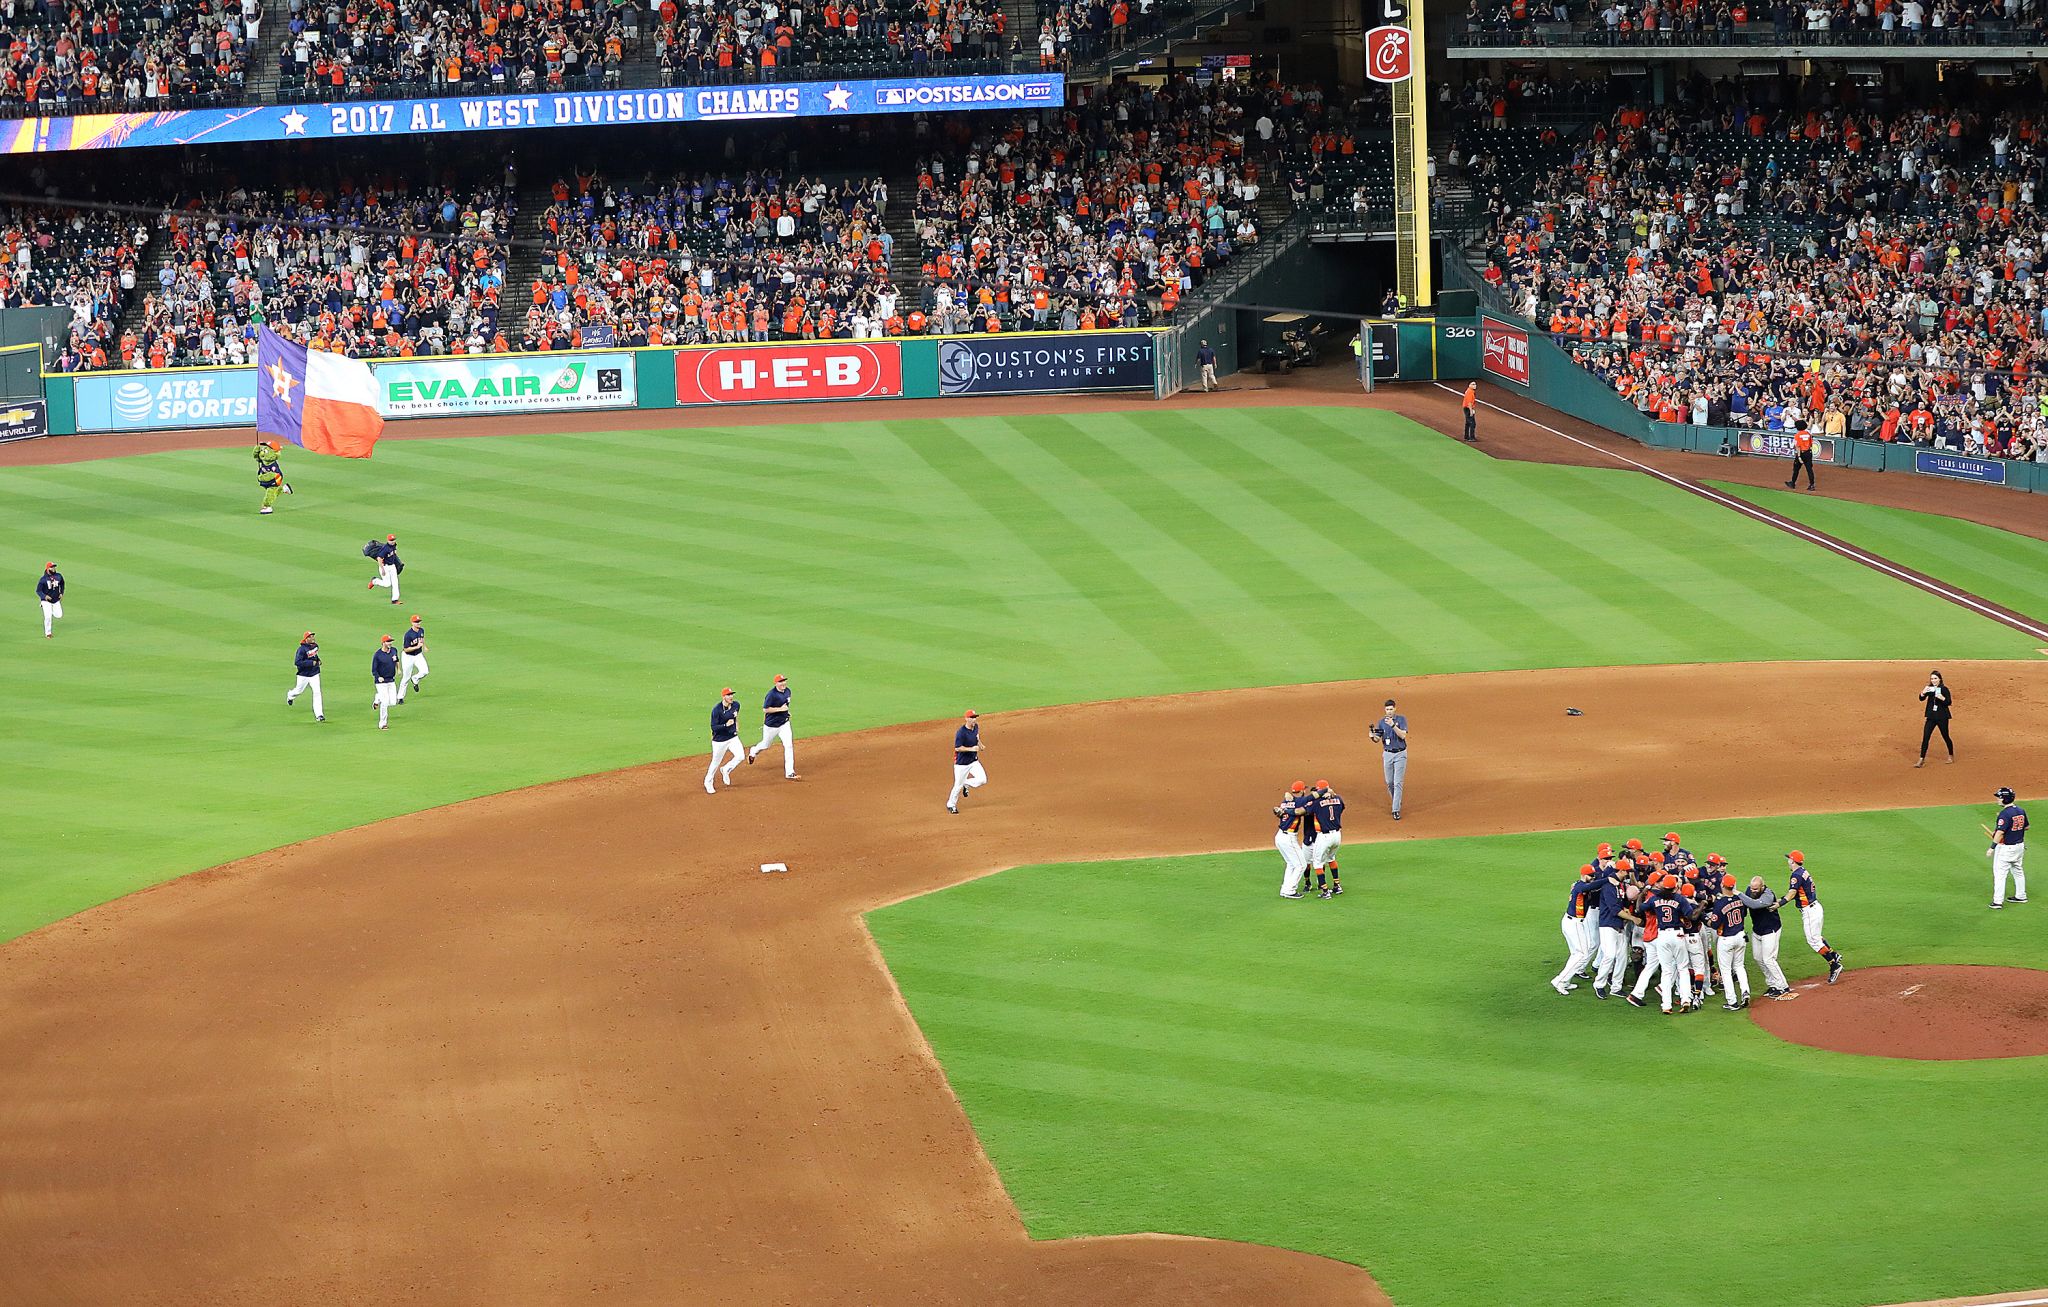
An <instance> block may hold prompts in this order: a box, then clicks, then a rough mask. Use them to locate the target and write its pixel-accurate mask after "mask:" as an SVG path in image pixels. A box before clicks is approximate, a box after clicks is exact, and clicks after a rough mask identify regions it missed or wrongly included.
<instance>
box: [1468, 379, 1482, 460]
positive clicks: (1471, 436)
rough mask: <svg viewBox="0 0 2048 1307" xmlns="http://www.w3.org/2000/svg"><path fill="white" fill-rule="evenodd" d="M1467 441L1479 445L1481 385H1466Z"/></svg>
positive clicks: (1470, 383) (1473, 383)
mask: <svg viewBox="0 0 2048 1307" xmlns="http://www.w3.org/2000/svg"><path fill="white" fill-rule="evenodd" d="M1465 439H1466V440H1468V441H1470V442H1472V443H1473V444H1477V443H1479V383H1478V382H1476V381H1468V382H1466V383H1465Z"/></svg>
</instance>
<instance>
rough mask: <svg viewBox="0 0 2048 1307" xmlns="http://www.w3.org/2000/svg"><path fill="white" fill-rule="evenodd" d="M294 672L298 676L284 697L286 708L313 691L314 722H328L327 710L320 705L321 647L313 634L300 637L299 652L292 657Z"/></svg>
mask: <svg viewBox="0 0 2048 1307" xmlns="http://www.w3.org/2000/svg"><path fill="white" fill-rule="evenodd" d="M292 670H293V671H294V672H296V673H297V675H296V676H295V677H294V678H293V680H292V689H291V693H290V694H287V695H286V696H285V697H284V706H285V707H287V708H289V707H291V706H292V700H294V699H296V698H298V697H299V696H300V695H301V694H304V693H305V692H306V691H308V690H311V691H312V692H313V720H314V721H316V722H324V721H326V720H327V709H326V708H325V707H323V706H322V705H321V703H320V646H319V645H317V644H315V643H314V642H313V633H312V632H311V631H308V632H306V633H305V634H304V635H303V636H300V637H299V648H298V652H296V653H294V654H293V655H292Z"/></svg>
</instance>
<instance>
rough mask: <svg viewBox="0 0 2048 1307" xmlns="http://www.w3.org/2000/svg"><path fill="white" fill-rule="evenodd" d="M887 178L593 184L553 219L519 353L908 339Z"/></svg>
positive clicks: (577, 191) (516, 342)
mask: <svg viewBox="0 0 2048 1307" xmlns="http://www.w3.org/2000/svg"><path fill="white" fill-rule="evenodd" d="M887 204H888V192H887V188H886V187H885V186H883V185H882V183H881V182H880V181H879V180H878V179H874V178H871V177H870V178H853V179H849V180H841V181H837V182H830V181H825V180H821V179H816V178H788V177H783V176H779V175H777V174H776V173H775V172H774V171H772V170H756V171H747V172H742V173H739V174H738V175H733V174H727V173H714V174H700V175H692V176H680V177H669V178H662V179H658V180H657V179H652V178H650V179H647V180H643V181H641V182H639V183H637V184H630V183H620V182H613V181H608V180H606V179H603V178H600V177H597V176H595V175H592V174H581V175H578V176H577V177H575V178H574V180H573V181H571V180H566V179H565V180H562V181H558V182H556V183H555V185H554V190H553V197H552V202H551V203H550V204H549V205H548V208H547V211H546V212H545V213H544V214H542V215H541V236H540V240H541V242H542V255H543V268H542V272H541V275H540V276H539V277H538V278H537V279H536V280H535V281H534V283H533V284H532V285H531V286H530V287H528V288H526V291H527V293H526V294H525V295H524V296H522V302H523V304H524V308H523V316H515V317H514V318H513V319H509V320H508V321H507V323H506V324H505V328H504V330H505V332H506V333H508V335H509V337H510V339H509V347H510V348H513V349H525V350H530V349H568V348H571V347H574V346H577V345H591V344H606V343H617V344H622V345H661V344H697V343H701V342H705V341H741V340H791V339H805V340H807V339H813V338H820V337H831V336H862V337H873V336H881V335H884V334H890V335H902V334H905V333H906V332H911V331H915V330H916V329H917V327H918V325H921V324H914V323H911V322H908V321H907V320H906V319H907V316H908V315H906V314H905V313H904V312H903V307H904V306H903V305H902V303H901V295H900V294H899V292H898V291H897V290H896V288H895V287H894V286H893V285H892V284H891V282H890V279H889V255H890V253H891V248H892V241H891V238H890V236H889V234H888V232H887V231H886V230H884V228H883V225H882V214H883V210H884V209H885V208H886V206H887Z"/></svg>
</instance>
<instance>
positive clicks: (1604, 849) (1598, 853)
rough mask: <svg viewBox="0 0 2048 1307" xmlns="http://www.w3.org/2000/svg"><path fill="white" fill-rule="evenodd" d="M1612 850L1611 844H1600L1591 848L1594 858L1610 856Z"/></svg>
mask: <svg viewBox="0 0 2048 1307" xmlns="http://www.w3.org/2000/svg"><path fill="white" fill-rule="evenodd" d="M1613 852H1614V846H1613V845H1612V844H1602V845H1601V846H1600V847H1599V848H1597V849H1595V850H1593V856H1594V857H1596V858H1605V857H1609V856H1611V855H1612V854H1613Z"/></svg>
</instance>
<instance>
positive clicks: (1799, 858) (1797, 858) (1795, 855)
mask: <svg viewBox="0 0 2048 1307" xmlns="http://www.w3.org/2000/svg"><path fill="white" fill-rule="evenodd" d="M1785 856H1786V857H1788V858H1790V859H1791V860H1792V861H1794V862H1797V863H1800V864H1802V865H1803V864H1804V863H1805V862H1806V855H1805V854H1804V853H1801V852H1800V851H1799V850H1798V849H1794V850H1792V851H1791V852H1790V853H1788V854H1786V855H1785Z"/></svg>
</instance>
